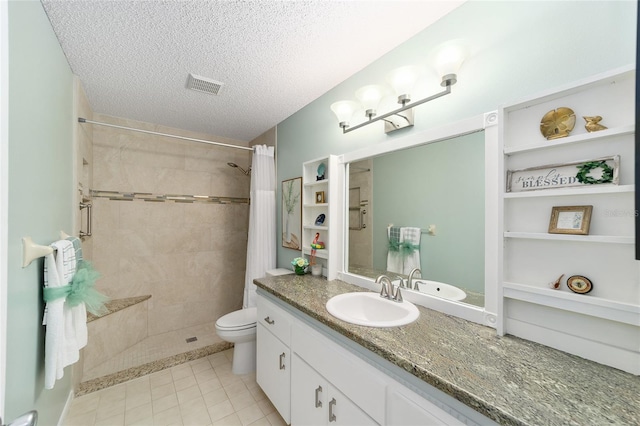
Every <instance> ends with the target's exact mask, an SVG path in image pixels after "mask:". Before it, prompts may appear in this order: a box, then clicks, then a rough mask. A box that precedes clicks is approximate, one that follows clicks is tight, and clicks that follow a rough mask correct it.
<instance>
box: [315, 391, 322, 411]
mask: <svg viewBox="0 0 640 426" xmlns="http://www.w3.org/2000/svg"><path fill="white" fill-rule="evenodd" d="M320 392H322V386H318V389H316V408H319V407H322V401H320Z"/></svg>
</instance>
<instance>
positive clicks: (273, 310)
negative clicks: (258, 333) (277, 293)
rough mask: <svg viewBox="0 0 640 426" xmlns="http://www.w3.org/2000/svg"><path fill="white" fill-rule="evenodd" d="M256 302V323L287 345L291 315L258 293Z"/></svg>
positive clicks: (289, 336)
mask: <svg viewBox="0 0 640 426" xmlns="http://www.w3.org/2000/svg"><path fill="white" fill-rule="evenodd" d="M257 302H258V303H257V305H258V317H257V323H259V324H262V325H263V326H264V328H265V329H266V330H269V331H270V332H271V333H273V335H274V336H276V337H277V338H278V339H280V341H282V343H284V344H285V345H287V346H289V345H290V342H291V324H292V318H291V315H290V314H289V313H287V312H286V311H285V310H284V309H282V308H281V307H279V306H277V305H276V304H274V303H272V302H271V301H269V300H267V299H265V298H264V297H262V296H260V295H258V299H257Z"/></svg>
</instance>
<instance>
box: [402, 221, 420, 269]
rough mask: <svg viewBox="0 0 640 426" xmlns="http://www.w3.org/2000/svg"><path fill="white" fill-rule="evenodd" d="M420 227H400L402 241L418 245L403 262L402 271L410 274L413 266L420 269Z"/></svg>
mask: <svg viewBox="0 0 640 426" xmlns="http://www.w3.org/2000/svg"><path fill="white" fill-rule="evenodd" d="M421 234H422V230H421V229H420V228H412V227H409V226H407V227H402V228H400V242H404V243H409V244H412V245H415V246H417V247H418V248H417V249H416V250H414V251H413V252H412V253H411V254H409V255H407V256H405V257H404V259H403V262H402V273H403V274H408V273H410V272H411V270H412V269H413V268H418V269H420V235H421Z"/></svg>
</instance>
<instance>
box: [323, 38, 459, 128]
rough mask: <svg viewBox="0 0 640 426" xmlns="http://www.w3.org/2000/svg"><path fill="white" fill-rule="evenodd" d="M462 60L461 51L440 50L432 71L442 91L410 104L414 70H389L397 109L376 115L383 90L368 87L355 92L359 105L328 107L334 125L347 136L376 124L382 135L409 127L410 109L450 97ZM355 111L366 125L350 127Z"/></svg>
mask: <svg viewBox="0 0 640 426" xmlns="http://www.w3.org/2000/svg"><path fill="white" fill-rule="evenodd" d="M464 59H465V55H464V53H463V50H462V49H461V48H459V47H457V46H452V45H449V46H446V47H444V48H442V49H441V50H440V51H439V52H438V53H437V55H436V64H435V68H436V71H437V72H438V75H440V76H441V77H442V82H441V83H440V85H441V86H442V87H444V88H445V89H444V90H443V91H441V92H438V93H436V94H434V95H431V96H428V97H426V98H423V99H419V100H417V101H413V102H412V101H411V92H412V91H413V88H414V85H415V83H416V81H417V80H418V76H419V75H418V69H417V67H414V66H405V67H401V68H397V69H395V70H393V71H392V72H391V73H390V74H389V77H388V81H389V84H390V85H391V87H392V88H393V90H394V92H395V94H396V96H397V97H398V103H399V104H400V105H401V106H400V107H399V108H397V109H394V110H393V111H389V112H387V113H384V114H382V115H377V111H376V109H377V107H378V104H379V103H380V101H381V99H382V97H383V95H384V92H385V88H384V86H379V85H368V86H364V87H362V88H360V89H359V90H358V91H356V98H358V100H359V101H360V104H358V103H356V102H353V101H338V102H334V103H333V104H332V105H331V110H332V111H333V112H334V114H335V115H336V117H337V118H338V125H339V126H340V128H341V129H342V133H349V132H351V131H353V130H356V129H359V128H361V127H364V126H367V125H369V124H371V123H375V122H376V121H380V120H383V121H384V123H385V126H384V127H385V129H384V131H385V133H389V132H393V131H395V130H398V129H403V128H405V127H409V126H413V107H415V106H418V105H422V104H424V103H427V102H429V101H432V100H434V99H437V98H440V97H442V96H445V95H448V94H450V93H451V86H453V85H454V84H456V82H457V81H458V77H457V73H458V70H459V69H460V66H461V65H462V62H463V61H464ZM358 110H364V115H365V117H366V118H367V121H364V122H362V123H360V124H357V125H355V126H351V125H350V120H351V118H352V117H353V114H354V113H355V112H356V111H358Z"/></svg>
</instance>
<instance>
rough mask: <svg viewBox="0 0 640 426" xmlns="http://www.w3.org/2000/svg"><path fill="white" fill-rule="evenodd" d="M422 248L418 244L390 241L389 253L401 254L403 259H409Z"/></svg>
mask: <svg viewBox="0 0 640 426" xmlns="http://www.w3.org/2000/svg"><path fill="white" fill-rule="evenodd" d="M419 249H420V246H419V245H417V244H411V243H408V242H399V241H389V251H396V252H400V255H401V256H402V257H407V256H409V255H410V254H412V253H413V252H415V251H416V250H419Z"/></svg>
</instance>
